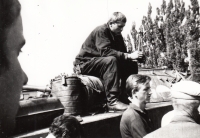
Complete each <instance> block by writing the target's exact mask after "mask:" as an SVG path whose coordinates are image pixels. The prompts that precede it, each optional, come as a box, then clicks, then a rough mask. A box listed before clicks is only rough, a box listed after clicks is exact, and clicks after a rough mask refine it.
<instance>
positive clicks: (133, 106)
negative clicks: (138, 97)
mask: <svg viewBox="0 0 200 138" xmlns="http://www.w3.org/2000/svg"><path fill="white" fill-rule="evenodd" d="M129 108H132V109H134V110H136V111H139V112H141V113H143V114H146V110H144V111H142V110H141V109H140V108H139V107H137V106H136V105H135V104H132V103H130V104H129Z"/></svg>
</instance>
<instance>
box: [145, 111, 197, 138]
mask: <svg viewBox="0 0 200 138" xmlns="http://www.w3.org/2000/svg"><path fill="white" fill-rule="evenodd" d="M199 137H200V125H199V124H197V123H196V122H195V121H194V120H193V119H192V118H191V117H188V116H181V115H179V116H175V117H174V118H173V119H172V121H171V122H170V123H169V124H168V125H166V126H164V127H162V128H160V129H158V130H156V131H154V132H152V133H150V134H148V135H146V136H145V137H144V138H199Z"/></svg>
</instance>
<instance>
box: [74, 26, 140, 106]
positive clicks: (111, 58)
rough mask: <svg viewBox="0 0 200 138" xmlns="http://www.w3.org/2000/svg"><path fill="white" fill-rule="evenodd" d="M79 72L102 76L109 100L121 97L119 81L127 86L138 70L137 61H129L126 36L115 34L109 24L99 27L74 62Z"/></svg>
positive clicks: (92, 33)
mask: <svg viewBox="0 0 200 138" xmlns="http://www.w3.org/2000/svg"><path fill="white" fill-rule="evenodd" d="M74 66H75V71H76V72H77V71H78V72H80V73H81V74H84V75H91V76H96V77H99V78H100V79H102V81H103V83H104V86H105V90H106V96H107V100H108V103H113V102H115V101H116V99H118V96H119V91H120V90H119V84H120V83H119V80H120V79H122V81H121V85H122V87H123V88H124V87H125V81H126V79H127V78H128V76H129V75H130V74H137V73H138V66H137V62H133V61H130V60H127V54H126V46H125V43H124V41H123V37H122V35H115V34H114V33H113V32H112V31H111V30H110V29H109V26H108V25H107V24H104V25H101V26H98V27H97V28H95V29H94V30H93V31H92V32H91V34H90V35H89V36H88V38H87V39H86V40H85V42H84V43H83V45H82V47H81V50H80V52H79V54H78V55H77V56H76V60H75V62H74Z"/></svg>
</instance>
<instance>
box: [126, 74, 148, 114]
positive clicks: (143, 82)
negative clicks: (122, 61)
mask: <svg viewBox="0 0 200 138" xmlns="http://www.w3.org/2000/svg"><path fill="white" fill-rule="evenodd" d="M150 81H151V78H150V77H149V76H146V75H139V74H138V75H130V76H129V77H128V79H127V80H126V93H127V94H128V96H129V100H130V101H131V102H132V103H133V104H135V105H136V106H138V107H139V108H141V109H142V110H144V108H145V106H146V103H147V102H149V100H150V96H151V93H150V90H151V89H150V88H151V87H150Z"/></svg>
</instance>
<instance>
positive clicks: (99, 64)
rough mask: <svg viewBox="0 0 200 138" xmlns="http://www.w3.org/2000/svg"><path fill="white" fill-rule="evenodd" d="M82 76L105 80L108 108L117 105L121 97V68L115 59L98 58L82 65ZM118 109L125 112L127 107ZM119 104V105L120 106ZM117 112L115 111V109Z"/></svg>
mask: <svg viewBox="0 0 200 138" xmlns="http://www.w3.org/2000/svg"><path fill="white" fill-rule="evenodd" d="M80 69H81V74H84V75H91V76H96V77H99V78H101V79H102V80H103V83H104V87H105V91H106V96H107V101H108V106H109V105H110V106H111V105H116V102H117V101H118V96H119V67H118V60H117V59H116V58H115V57H112V56H110V57H98V58H93V59H91V60H90V61H88V62H86V63H84V64H81V65H80ZM118 103H119V104H121V105H120V106H117V108H119V110H120V109H122V110H125V109H126V108H127V105H124V104H123V103H120V102H118ZM119 104H118V105H119ZM125 106H126V107H125ZM114 110H115V109H114Z"/></svg>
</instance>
